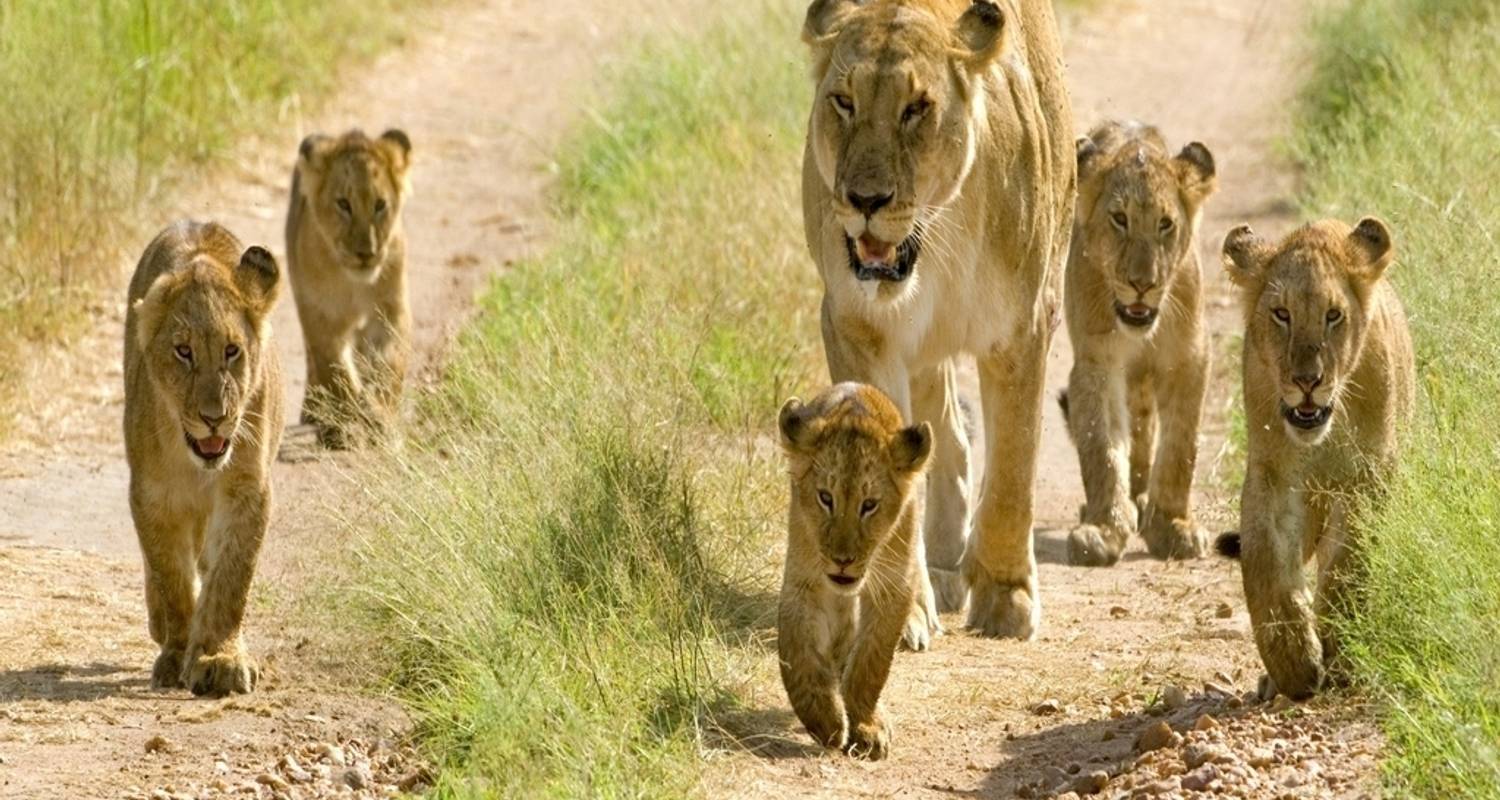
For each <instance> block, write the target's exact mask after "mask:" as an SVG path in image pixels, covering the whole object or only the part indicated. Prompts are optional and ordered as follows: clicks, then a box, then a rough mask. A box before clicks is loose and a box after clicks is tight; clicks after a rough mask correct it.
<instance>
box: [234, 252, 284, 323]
mask: <svg viewBox="0 0 1500 800" xmlns="http://www.w3.org/2000/svg"><path fill="white" fill-rule="evenodd" d="M280 280H281V269H280V268H279V267H277V266H276V257H275V256H273V255H271V251H269V250H267V249H265V248H264V247H250V248H248V249H246V250H245V253H244V255H242V256H240V263H239V266H237V267H235V269H234V284H235V286H236V287H237V288H238V289H239V290H240V294H241V295H243V296H244V297H245V300H246V302H247V303H248V304H249V306H250V314H251V316H253V317H254V318H255V323H256V325H257V326H258V325H259V324H260V322H261V321H262V320H264V319H265V318H266V317H267V316H269V315H270V313H271V308H272V306H275V305H276V294H277V290H278V289H279V288H280V286H279V284H280Z"/></svg>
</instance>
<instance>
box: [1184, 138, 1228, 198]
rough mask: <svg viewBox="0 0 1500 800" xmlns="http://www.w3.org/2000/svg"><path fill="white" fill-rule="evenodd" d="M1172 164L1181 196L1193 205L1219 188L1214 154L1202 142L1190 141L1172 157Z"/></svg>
mask: <svg viewBox="0 0 1500 800" xmlns="http://www.w3.org/2000/svg"><path fill="white" fill-rule="evenodd" d="M1172 166H1173V167H1174V168H1175V169H1176V172H1177V185H1178V186H1179V187H1181V189H1182V195H1183V198H1184V199H1186V200H1187V201H1188V203H1189V204H1190V205H1192V206H1194V207H1197V206H1199V205H1201V204H1202V203H1203V201H1204V200H1207V199H1208V197H1209V195H1211V194H1213V193H1214V190H1215V189H1217V188H1219V182H1218V177H1217V173H1215V171H1214V154H1213V153H1210V152H1209V151H1208V148H1207V147H1204V146H1203V143H1202V142H1192V143H1190V144H1188V146H1187V147H1184V148H1182V152H1180V153H1178V154H1177V156H1176V157H1175V158H1173V159H1172Z"/></svg>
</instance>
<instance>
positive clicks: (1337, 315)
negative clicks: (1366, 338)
mask: <svg viewBox="0 0 1500 800" xmlns="http://www.w3.org/2000/svg"><path fill="white" fill-rule="evenodd" d="M1343 318H1344V312H1342V311H1340V310H1338V309H1336V308H1330V309H1328V324H1329V325H1337V324H1338V323H1339V320H1341V319H1343Z"/></svg>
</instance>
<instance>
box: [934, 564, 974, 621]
mask: <svg viewBox="0 0 1500 800" xmlns="http://www.w3.org/2000/svg"><path fill="white" fill-rule="evenodd" d="M927 574H928V576H929V578H930V579H931V580H932V594H933V600H934V602H936V604H937V610H938V613H940V614H951V613H954V612H957V611H962V610H963V607H964V601H965V600H967V599H968V598H969V587H968V584H965V583H964V576H963V574H962V573H960V572H959V571H958V570H956V569H941V568H939V567H928V568H927Z"/></svg>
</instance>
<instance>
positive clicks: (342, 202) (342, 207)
mask: <svg viewBox="0 0 1500 800" xmlns="http://www.w3.org/2000/svg"><path fill="white" fill-rule="evenodd" d="M339 211H342V212H344V213H345V214H353V213H354V209H353V208H352V207H350V205H349V200H348V198H344V197H340V198H339Z"/></svg>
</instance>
